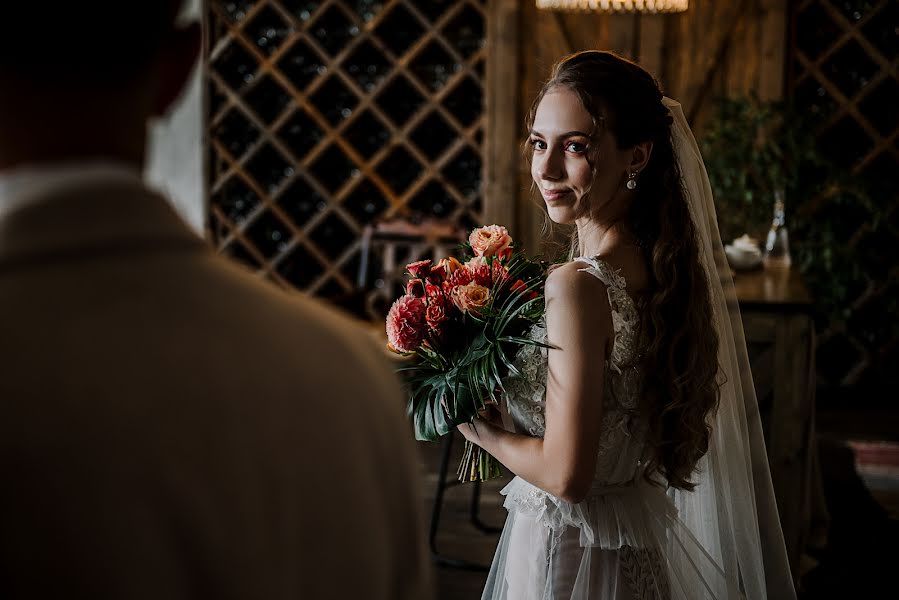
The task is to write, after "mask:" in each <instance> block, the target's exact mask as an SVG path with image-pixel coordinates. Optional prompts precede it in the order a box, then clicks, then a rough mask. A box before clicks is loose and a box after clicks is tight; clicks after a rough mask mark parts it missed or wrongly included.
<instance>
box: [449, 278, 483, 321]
mask: <svg viewBox="0 0 899 600" xmlns="http://www.w3.org/2000/svg"><path fill="white" fill-rule="evenodd" d="M453 303H454V304H455V305H456V306H457V307H458V308H459V310H461V311H462V312H471V313H473V314H476V315H479V314H481V313H482V312H483V310H484V308H485V307H486V306H487V304H489V303H490V290H489V289H487V288H486V287H484V286H482V285H478V284H477V283H474V282H472V283H469V284H468V285H460V286H459V287H457V288H455V289H453Z"/></svg>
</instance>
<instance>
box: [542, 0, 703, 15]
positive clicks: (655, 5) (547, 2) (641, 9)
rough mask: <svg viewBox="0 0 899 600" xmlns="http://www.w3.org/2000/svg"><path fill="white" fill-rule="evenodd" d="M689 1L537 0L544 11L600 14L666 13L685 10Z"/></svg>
mask: <svg viewBox="0 0 899 600" xmlns="http://www.w3.org/2000/svg"><path fill="white" fill-rule="evenodd" d="M688 5H689V0H537V8H543V9H546V10H582V11H594V12H601V13H633V12H636V13H667V12H683V11H685V10H687V6H688Z"/></svg>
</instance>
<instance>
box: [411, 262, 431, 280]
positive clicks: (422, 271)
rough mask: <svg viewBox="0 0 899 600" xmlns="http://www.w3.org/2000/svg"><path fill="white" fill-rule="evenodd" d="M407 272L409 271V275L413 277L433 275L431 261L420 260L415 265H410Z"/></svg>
mask: <svg viewBox="0 0 899 600" xmlns="http://www.w3.org/2000/svg"><path fill="white" fill-rule="evenodd" d="M406 270H407V271H409V274H410V275H412V277H427V276H428V275H430V274H431V261H430V260H419V261H417V262H414V263H409V264H408V265H406Z"/></svg>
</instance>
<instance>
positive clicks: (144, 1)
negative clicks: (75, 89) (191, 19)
mask: <svg viewBox="0 0 899 600" xmlns="http://www.w3.org/2000/svg"><path fill="white" fill-rule="evenodd" d="M182 3H183V0H86V1H81V2H79V1H75V0H16V1H15V2H9V3H4V4H5V5H4V7H3V12H2V15H0V71H2V70H7V71H12V72H15V73H17V74H18V75H19V76H21V77H25V78H27V79H28V80H33V81H35V82H41V81H46V82H53V81H56V80H60V79H71V80H79V79H87V80H89V81H98V80H99V81H104V80H109V81H112V80H117V79H122V78H128V77H131V76H133V75H135V74H137V73H138V72H139V71H140V69H141V68H142V67H144V66H145V65H146V63H147V61H148V60H149V59H150V58H151V57H152V56H153V54H154V53H155V52H156V51H157V50H158V49H159V45H160V44H161V43H162V42H163V40H164V39H165V36H166V35H167V34H168V32H169V31H171V28H172V26H173V24H174V22H175V19H176V17H177V15H178V12H179V10H180V8H181V5H182Z"/></svg>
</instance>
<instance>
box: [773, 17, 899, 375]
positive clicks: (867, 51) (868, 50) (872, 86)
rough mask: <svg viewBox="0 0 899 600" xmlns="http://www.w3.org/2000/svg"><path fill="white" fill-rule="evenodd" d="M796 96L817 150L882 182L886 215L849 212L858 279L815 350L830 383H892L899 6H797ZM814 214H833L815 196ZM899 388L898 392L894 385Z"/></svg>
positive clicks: (897, 275)
mask: <svg viewBox="0 0 899 600" xmlns="http://www.w3.org/2000/svg"><path fill="white" fill-rule="evenodd" d="M793 31H794V50H793V60H792V64H791V69H790V77H789V78H790V82H789V83H790V87H791V90H792V96H793V99H794V101H795V102H796V104H797V105H798V107H799V108H800V109H802V110H803V111H805V112H806V113H807V114H809V115H812V116H813V117H814V118H815V120H816V123H817V125H816V135H817V139H818V143H819V146H820V147H821V148H822V149H823V150H824V152H825V153H826V154H827V155H828V157H829V158H830V159H832V160H834V161H835V162H836V163H838V164H840V165H843V166H845V167H849V168H851V169H852V172H853V173H854V174H855V175H856V176H858V177H859V178H863V179H865V180H866V181H872V182H880V183H881V184H882V185H880V187H879V188H877V189H878V193H877V198H875V200H876V202H878V203H880V204H881V206H882V207H883V208H884V210H883V211H882V212H883V213H884V214H886V215H888V216H887V219H886V223H885V224H882V225H881V224H878V226H877V227H875V226H874V225H875V224H874V223H872V221H871V218H870V215H866V214H864V212H863V211H861V210H859V211H855V213H856V214H850V212H846V211H844V212H843V213H841V215H840V219H839V221H840V222H841V223H842V224H843V226H844V228H845V231H844V232H843V236H842V237H843V238H844V240H845V243H847V244H849V246H850V247H851V248H852V250H853V252H854V253H855V256H856V257H857V260H858V261H859V264H860V265H861V267H862V268H861V271H863V275H862V277H860V278H859V280H858V281H857V282H856V283H857V285H855V286H854V289H852V290H851V296H852V301H851V302H850V303H849V304H848V305H847V306H846V315H847V316H846V319H845V320H842V321H840V322H835V323H829V324H827V327H826V328H825V329H824V330H823V331H822V332H821V335H820V338H819V345H818V367H819V368H818V371H819V373H820V374H821V377H822V378H823V380H824V382H825V383H828V384H837V385H856V384H863V383H865V381H866V380H868V381H869V382H870V381H879V382H881V383H883V382H892V384H896V383H897V381H899V378H897V372H896V371H897V369H896V368H895V366H896V365H899V319H897V314H896V309H897V307H899V304H897V299H899V285H897V283H896V282H897V281H899V252H897V250H896V248H897V247H899V194H897V191H896V190H897V188H896V186H895V182H896V181H897V177H896V173H897V172H899V75H897V64H899V60H897V52H899V3H897V2H896V0H798V1H796V2H795V3H794V8H793ZM813 202H815V204H814V205H812V206H806V207H805V208H806V209H807V210H809V211H810V213H811V214H813V215H814V214H816V213H817V211H824V210H828V207H827V206H826V200H824V201H822V199H820V198H819V199H815V200H813ZM897 389H899V386H897Z"/></svg>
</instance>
